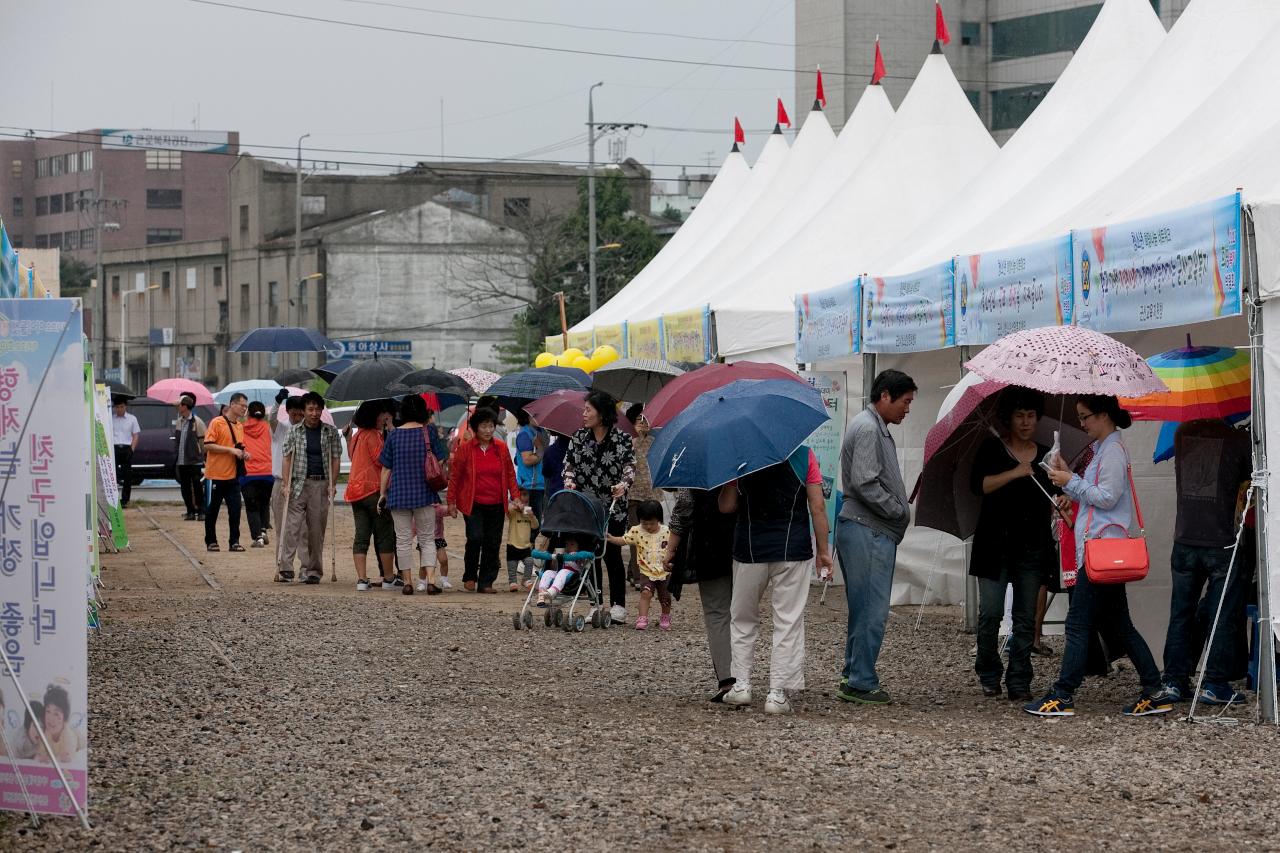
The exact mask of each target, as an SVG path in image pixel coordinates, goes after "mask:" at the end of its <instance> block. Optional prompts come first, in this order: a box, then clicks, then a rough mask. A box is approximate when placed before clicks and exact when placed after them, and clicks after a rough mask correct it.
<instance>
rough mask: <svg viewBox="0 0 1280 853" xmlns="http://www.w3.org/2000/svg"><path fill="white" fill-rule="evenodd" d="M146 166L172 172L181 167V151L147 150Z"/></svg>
mask: <svg viewBox="0 0 1280 853" xmlns="http://www.w3.org/2000/svg"><path fill="white" fill-rule="evenodd" d="M147 168H148V169H152V170H159V171H166V172H172V171H174V170H176V169H181V168H182V152H181V151H155V150H152V149H148V150H147Z"/></svg>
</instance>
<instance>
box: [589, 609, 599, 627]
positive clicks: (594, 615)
mask: <svg viewBox="0 0 1280 853" xmlns="http://www.w3.org/2000/svg"><path fill="white" fill-rule="evenodd" d="M591 627H592V628H599V627H600V611H598V610H592V611H591Z"/></svg>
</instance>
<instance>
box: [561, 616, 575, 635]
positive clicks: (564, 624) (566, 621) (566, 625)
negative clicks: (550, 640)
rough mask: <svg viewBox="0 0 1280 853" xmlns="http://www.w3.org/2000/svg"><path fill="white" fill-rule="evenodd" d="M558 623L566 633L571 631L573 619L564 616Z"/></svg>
mask: <svg viewBox="0 0 1280 853" xmlns="http://www.w3.org/2000/svg"><path fill="white" fill-rule="evenodd" d="M558 624H559V626H560V627H561V628H563V629H564V632H565V633H566V634H568V633H569V632H571V631H572V630H573V620H572V619H569V618H565V619H563V620H562V621H560V622H559V623H558Z"/></svg>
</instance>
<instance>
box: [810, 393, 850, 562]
mask: <svg viewBox="0 0 1280 853" xmlns="http://www.w3.org/2000/svg"><path fill="white" fill-rule="evenodd" d="M800 376H801V378H803V379H804V380H805V381H807V382H808V383H809V384H810V385H812V386H813V387H814V388H816V389H817V390H818V393H819V394H821V395H822V402H823V405H825V406H826V408H827V414H828V415H829V416H830V420H828V421H826V422H825V423H822V424H820V425H819V426H818V428H817V429H816V430H814V431H813V433H812V434H811V435H810V436H809V438H808V439H806V440H805V446H806V447H808V448H809V449H810V450H812V451H813V456H814V458H815V459H817V460H818V468H819V469H821V471H822V496H823V498H825V499H826V502H827V527H828V529H829V530H830V531H831V537H832V542H834V541H835V539H834V537H835V532H836V501H835V491H836V483H838V482H839V480H840V444H841V442H842V441H843V440H844V430H845V426H846V423H845V422H846V420H847V419H848V416H849V414H848V397H847V391H846V387H847V386H846V383H847V380H848V376H847V375H846V374H844V373H818V372H813V371H807V370H806V371H801V373H800ZM816 578H817V570H816V569H815V570H814V579H816Z"/></svg>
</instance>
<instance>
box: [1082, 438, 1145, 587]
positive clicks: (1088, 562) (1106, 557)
mask: <svg viewBox="0 0 1280 853" xmlns="http://www.w3.org/2000/svg"><path fill="white" fill-rule="evenodd" d="M1124 467H1125V473H1126V474H1127V475H1128V477H1129V493H1130V494H1132V495H1133V511H1134V512H1135V513H1136V514H1137V516H1138V535H1137V536H1129V535H1128V533H1129V530H1128V528H1125V527H1123V525H1120V524H1114V523H1113V524H1107V525H1103V526H1102V527H1101V528H1100V529H1099V531H1098V532H1099V533H1101V532H1102V531H1103V530H1106V529H1107V528H1108V527H1120V528H1121V529H1123V530H1124V532H1125V537H1124V538H1122V539H1120V538H1117V539H1090V538H1089V524H1090V523H1091V522H1092V521H1093V507H1089V519H1088V520H1087V521H1086V522H1085V525H1084V536H1085V539H1084V571H1085V574H1086V575H1087V576H1088V578H1089V583H1098V584H1111V583H1132V582H1133V581H1140V580H1142V579H1143V578H1145V577H1146V576H1147V570H1148V569H1150V568H1151V558H1150V556H1149V555H1148V554H1147V531H1146V524H1145V523H1144V522H1143V520H1142V506H1141V505H1140V504H1139V503H1138V490H1137V488H1136V487H1135V486H1134V485H1133V469H1132V468H1131V467H1130V466H1129V453H1128V451H1125V466H1124ZM1101 469H1102V466H1101V465H1099V466H1098V470H1097V471H1095V472H1094V475H1093V483H1094V485H1095V486H1096V485H1097V484H1098V473H1099V472H1100V471H1101Z"/></svg>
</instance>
